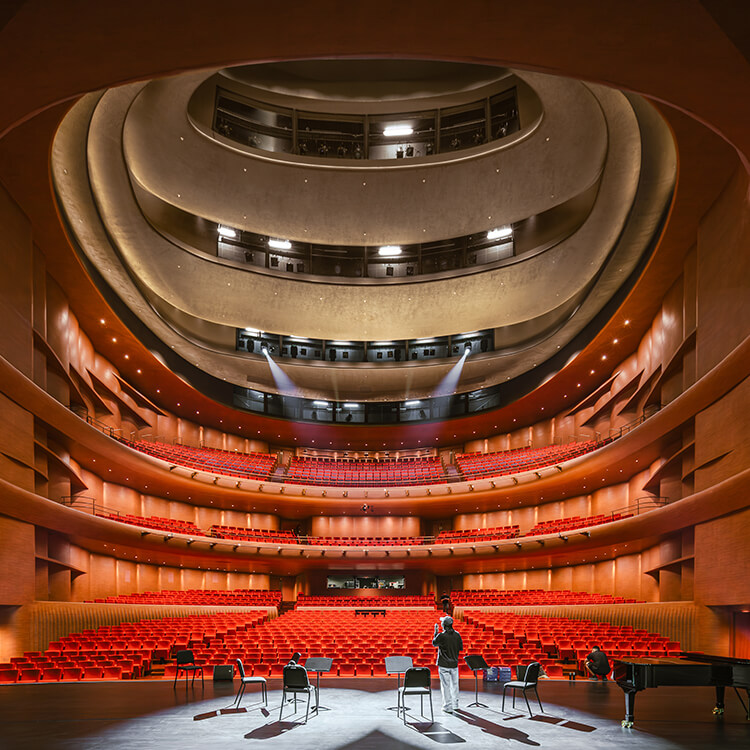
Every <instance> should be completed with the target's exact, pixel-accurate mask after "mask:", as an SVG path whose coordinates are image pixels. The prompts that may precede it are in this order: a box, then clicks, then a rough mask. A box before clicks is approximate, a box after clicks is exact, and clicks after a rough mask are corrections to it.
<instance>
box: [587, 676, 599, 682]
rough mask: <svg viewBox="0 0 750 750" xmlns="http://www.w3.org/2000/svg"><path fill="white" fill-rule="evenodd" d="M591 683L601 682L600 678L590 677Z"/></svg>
mask: <svg viewBox="0 0 750 750" xmlns="http://www.w3.org/2000/svg"><path fill="white" fill-rule="evenodd" d="M589 682H599V678H598V677H589Z"/></svg>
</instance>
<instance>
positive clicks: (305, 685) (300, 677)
mask: <svg viewBox="0 0 750 750" xmlns="http://www.w3.org/2000/svg"><path fill="white" fill-rule="evenodd" d="M314 692H315V686H314V685H311V684H310V680H309V679H308V677H307V670H306V669H305V668H304V667H301V666H300V665H299V664H287V665H286V666H285V667H284V687H283V690H282V693H281V708H280V709H279V721H281V715H282V714H283V713H284V704H285V703H286V696H287V693H291V694H292V695H293V696H294V711H295V713H296V711H297V695H298V694H299V693H307V708H306V709H305V724H307V717H308V715H309V714H310V695H311V694H312V693H314Z"/></svg>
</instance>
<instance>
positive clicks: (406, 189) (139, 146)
mask: <svg viewBox="0 0 750 750" xmlns="http://www.w3.org/2000/svg"><path fill="white" fill-rule="evenodd" d="M521 77H522V78H523V79H524V80H525V81H526V84H527V85H528V86H529V87H530V88H533V90H534V91H535V92H536V94H537V95H538V96H539V99H540V101H541V103H542V106H543V112H544V114H543V116H542V117H541V119H540V120H539V121H537V122H535V123H534V125H533V127H530V128H529V129H527V130H523V129H522V131H521V134H520V135H521V137H520V138H519V139H518V140H516V141H514V142H512V143H510V144H508V145H505V146H501V147H494V146H492V147H490V148H487V149H484V150H482V149H479V150H478V152H477V153H476V154H474V155H472V157H471V158H469V159H464V158H461V159H457V160H455V161H451V162H448V163H445V162H442V163H440V164H437V165H431V164H425V163H423V164H419V165H414V166H409V167H406V168H398V169H392V168H390V167H373V166H370V167H368V169H369V172H368V174H367V179H366V182H367V190H368V191H371V192H368V193H367V195H368V197H366V198H363V196H362V195H361V194H359V197H358V198H357V197H355V198H352V199H351V200H352V202H351V203H350V205H349V206H348V210H347V211H346V212H344V214H343V215H344V216H345V217H346V220H348V221H349V222H350V223H352V224H355V223H356V222H357V221H360V222H362V223H363V224H364V223H365V222H373V223H374V225H375V224H376V225H377V226H378V227H379V231H380V232H391V231H396V230H394V229H393V224H394V223H396V224H398V220H397V219H396V218H395V217H396V216H397V214H400V216H401V217H402V218H401V221H402V222H403V223H404V225H410V226H411V227H412V230H411V231H413V232H416V234H415V235H414V236H419V233H420V232H421V231H422V230H420V229H419V224H420V222H417V226H415V219H414V217H413V216H411V215H410V214H409V209H410V208H414V205H416V204H415V203H414V202H413V201H412V202H411V203H410V201H409V196H411V195H412V194H413V193H414V190H413V186H412V183H413V182H414V181H416V182H417V184H420V185H422V187H425V185H427V184H428V183H433V182H435V183H437V184H438V188H437V189H434V190H432V191H431V192H430V193H429V196H427V195H425V196H420V197H419V198H418V200H417V203H418V204H419V211H420V212H424V211H429V212H430V214H431V215H434V217H435V219H434V220H433V221H431V227H432V229H431V236H434V233H435V231H437V230H434V226H435V225H440V221H442V222H443V224H442V225H440V226H442V227H443V228H442V230H441V231H443V232H445V233H446V234H447V235H449V236H455V234H456V233H457V231H458V228H457V225H458V224H459V223H460V222H465V221H466V214H467V213H468V210H469V208H468V207H469V205H474V207H475V217H474V221H475V222H477V224H476V225H474V227H473V229H472V231H475V229H476V226H477V225H478V226H479V227H480V229H481V230H483V231H486V230H487V228H492V227H493V226H495V225H496V222H497V223H500V224H505V223H511V222H513V221H514V220H516V219H517V218H519V217H520V216H523V215H526V216H532V218H531V219H529V222H530V223H532V224H533V215H534V214H539V213H540V212H542V211H545V210H549V209H550V208H553V207H555V206H559V205H561V204H565V203H566V202H567V201H571V200H573V199H577V198H579V197H580V196H581V195H587V194H588V193H590V192H591V190H592V188H595V196H596V197H595V199H594V201H593V204H591V207H590V210H589V212H588V215H587V216H585V219H581V224H580V226H579V227H578V229H577V230H576V231H574V232H573V233H572V234H571V235H570V236H566V237H563V238H562V239H561V240H560V241H558V242H555V243H552V244H551V245H549V244H545V245H544V246H542V247H540V248H539V250H537V251H536V252H528V253H526V254H525V255H524V256H521V257H517V258H512V259H509V260H508V261H506V262H503V263H502V264H500V265H498V266H497V267H492V268H489V269H484V270H479V271H477V272H475V273H470V274H464V275H461V276H452V275H442V276H441V277H440V278H434V279H425V278H418V279H416V280H414V281H411V282H408V283H399V284H389V283H383V282H380V280H374V279H369V280H367V282H369V283H367V284H363V283H362V280H357V279H348V280H342V279H336V280H332V279H327V278H324V277H310V276H305V277H301V278H295V277H286V278H285V277H283V276H281V275H279V274H272V273H267V272H266V273H263V272H258V270H257V269H253V268H249V267H247V266H244V267H243V264H239V263H234V262H231V261H227V260H224V259H220V258H217V257H215V255H213V254H212V253H211V246H210V245H202V246H201V247H200V248H199V249H198V248H195V247H190V246H188V245H186V244H185V243H184V242H180V241H177V240H176V239H175V238H174V236H170V234H169V233H168V232H166V231H164V229H163V228H161V231H159V232H157V231H155V229H154V226H153V224H152V223H150V222H149V220H148V218H146V217H144V216H143V214H142V204H143V200H141V203H140V204H139V202H138V201H137V200H136V197H137V195H138V194H142V193H144V192H146V193H148V194H149V195H150V196H152V197H154V198H155V199H157V200H160V201H163V202H167V201H169V202H171V203H173V204H174V205H175V206H177V207H179V208H180V210H181V211H183V212H185V213H188V212H198V214H197V217H198V220H199V221H204V220H209V221H210V222H216V223H222V224H230V225H235V226H240V225H244V226H245V227H249V228H253V229H257V228H258V225H257V224H255V223H254V222H256V221H258V222H261V223H262V220H261V219H259V218H258V214H257V213H253V214H250V215H249V218H246V219H244V220H243V221H241V222H237V221H234V212H236V210H249V209H247V207H245V208H238V207H239V206H241V205H245V206H247V205H250V204H253V205H255V204H256V203H259V202H261V201H260V196H263V197H264V200H263V201H262V203H263V206H264V210H265V212H266V214H267V215H268V216H270V217H272V218H271V219H269V221H270V224H269V225H263V226H264V228H265V229H268V227H270V229H271V233H272V234H273V235H275V236H294V234H293V232H292V233H290V232H289V223H290V219H289V216H290V213H289V212H290V210H291V204H289V203H288V202H285V201H282V200H281V199H280V197H279V196H280V195H282V194H286V193H289V194H290V195H292V196H294V201H295V204H296V205H297V206H298V208H299V210H300V211H306V212H307V213H308V214H309V213H311V212H317V214H318V216H317V222H318V226H319V229H316V230H315V232H314V234H315V236H318V237H323V238H324V239H326V240H328V241H335V240H338V241H340V242H341V241H344V242H345V240H346V239H347V238H348V237H349V231H350V230H348V229H347V228H346V226H344V224H345V221H344V219H342V214H341V213H339V212H337V211H335V210H334V206H336V205H339V204H340V203H341V202H342V201H343V200H345V199H347V197H350V196H351V194H352V192H353V191H352V183H351V180H352V175H354V180H355V181H359V180H361V177H362V175H361V171H362V170H361V169H360V168H359V167H357V168H356V169H350V168H346V167H336V168H329V167H328V166H324V167H322V168H320V169H315V168H313V166H311V165H308V164H288V163H281V164H280V163H278V162H276V161H275V160H273V159H268V158H256V157H255V156H254V155H250V154H240V153H238V152H237V151H236V149H232V148H227V147H226V146H225V145H224V144H221V143H217V142H216V141H214V140H212V139H210V138H207V137H206V135H205V133H203V132H200V131H197V130H194V129H193V128H191V127H190V125H189V123H188V122H187V120H186V114H185V112H186V108H187V106H188V102H189V100H190V97H191V95H192V92H194V91H195V90H196V88H199V87H200V86H201V84H202V83H203V82H204V81H205V80H206V79H207V78H210V76H209V75H208V74H206V73H201V74H190V75H186V76H180V77H177V78H172V79H167V80H165V81H155V82H151V83H149V84H146V85H143V84H136V85H131V86H125V87H120V88H117V89H112V90H109V91H107V92H105V93H104V94H103V95H91V96H90V97H87V98H84V99H83V100H81V102H80V103H79V104H78V105H77V106H76V107H74V108H73V110H72V111H71V113H70V114H69V115H68V117H67V118H66V120H65V122H64V123H63V125H62V126H61V128H60V130H59V132H58V135H57V137H56V140H55V145H54V149H53V159H52V167H53V176H54V180H55V187H56V190H57V194H58V196H59V198H60V201H61V203H62V206H63V209H64V211H65V212H66V214H67V217H68V222H69V224H70V226H71V227H72V228H73V231H74V232H75V234H76V237H77V239H78V241H79V243H80V245H81V247H82V248H83V251H84V252H85V253H86V255H87V257H88V259H89V260H90V261H91V262H92V263H93V264H94V266H95V267H96V268H97V269H98V271H99V273H100V274H101V275H102V277H103V278H104V279H105V280H106V282H107V284H108V285H109V287H110V288H111V289H112V290H114V291H115V292H116V293H117V295H119V297H120V298H121V299H122V300H124V301H125V302H126V304H128V306H129V307H130V309H131V310H132V311H133V312H134V313H135V314H136V315H138V316H139V317H140V318H141V320H143V321H144V322H145V323H146V325H147V326H148V327H149V328H150V329H151V330H152V332H153V333H155V334H156V335H157V336H158V337H159V339H160V340H161V341H162V342H164V344H165V345H167V346H168V347H170V348H171V349H174V350H175V351H177V352H179V353H180V354H181V355H182V356H183V357H184V358H185V359H187V360H188V361H189V362H192V363H194V364H195V365H196V366H197V367H199V368H201V369H203V370H204V371H206V372H210V373H212V374H213V375H214V376H217V377H220V378H221V379H222V380H225V381H228V382H232V383H235V384H237V385H241V386H246V387H247V386H249V387H253V388H257V389H260V390H264V391H268V392H279V389H278V386H277V384H276V382H275V381H274V379H273V377H272V374H271V372H270V370H269V368H268V364H267V362H266V361H265V359H264V358H263V357H260V356H259V357H255V358H253V357H247V356H242V355H238V354H237V353H236V352H235V351H234V347H235V330H236V329H237V328H243V327H246V326H250V327H253V328H256V329H260V330H266V331H271V332H274V333H281V334H283V335H295V336H305V337H311V338H320V339H328V340H332V339H333V340H352V339H354V340H363V339H369V340H380V341H383V340H386V341H387V340H393V339H406V338H427V337H432V336H439V335H447V334H457V333H462V332H466V331H472V330H481V329H494V330H495V336H496V341H497V351H496V352H495V353H490V354H487V355H483V356H481V357H478V358H476V359H473V358H472V359H470V360H469V361H468V363H467V365H466V367H465V368H464V372H463V373H462V379H461V381H460V382H459V383H458V385H457V388H456V389H457V390H458V391H465V390H470V389H476V388H478V387H485V386H488V385H492V384H496V383H498V382H501V381H503V382H504V381H508V380H511V379H512V378H515V377H517V376H519V375H522V374H523V373H524V372H526V371H528V370H529V369H532V368H536V367H538V366H539V364H540V363H541V362H543V361H545V360H547V359H549V358H550V357H551V356H552V355H555V354H558V353H559V352H560V351H561V350H562V349H563V348H564V347H565V346H566V345H567V344H569V343H570V342H571V341H572V339H573V338H574V337H575V336H576V335H578V334H579V333H581V331H582V330H583V329H584V328H585V326H586V325H587V324H588V323H590V321H591V320H592V319H593V318H594V316H595V315H596V314H597V313H598V312H599V311H600V310H601V309H602V307H603V306H604V305H605V304H606V302H607V301H608V300H609V299H610V298H611V297H612V295H613V293H614V292H615V291H616V290H617V289H619V288H621V287H622V286H623V285H624V284H625V282H626V280H627V279H628V278H629V277H630V275H631V274H632V272H633V271H634V269H635V268H636V267H637V265H638V263H639V261H640V260H641V258H642V257H643V254H644V253H645V251H646V249H647V248H648V247H649V245H650V243H651V242H652V240H653V234H654V232H655V230H656V228H657V227H658V225H659V222H660V220H661V218H662V215H663V212H664V208H665V206H666V205H667V204H668V201H669V198H670V196H671V191H672V189H673V184H674V177H675V170H676V158H675V152H674V146H673V144H672V141H671V137H670V136H669V133H668V129H667V128H666V126H665V125H664V124H663V122H662V121H661V119H660V118H659V117H658V116H656V115H655V113H654V112H653V110H651V108H650V107H648V106H647V105H645V104H644V103H643V102H642V101H640V100H639V99H638V98H637V97H635V98H634V97H630V98H628V97H625V96H624V95H622V94H621V93H619V92H616V91H614V90H612V89H607V88H603V87H591V86H584V85H583V84H580V83H578V82H575V81H569V80H564V79H557V78H553V77H550V76H542V75H538V74H523V75H522V76H521ZM290 175H291V177H290ZM295 175H296V176H295ZM304 175H309V177H305V176H304ZM422 175H427V177H423V176H422ZM539 175H542V177H541V178H540V177H539ZM288 179H291V180H292V182H285V180H288ZM498 180H500V181H501V184H502V185H504V186H505V187H504V189H502V190H499V191H496V190H495V188H497V186H498ZM294 181H298V182H299V183H300V184H305V183H308V184H309V183H313V186H312V195H309V194H307V193H305V192H299V191H297V192H295V191H294V190H293V189H292V184H293V183H294ZM316 181H320V183H321V184H320V185H316V184H315V183H316ZM321 185H323V186H324V189H322V194H323V196H324V197H325V196H327V199H328V200H329V203H328V204H326V203H325V200H324V199H323V198H321V190H318V191H316V190H315V188H316V187H317V188H320V187H321ZM248 186H249V187H248ZM180 191H184V192H180ZM248 191H249V192H248ZM253 191H254V192H253ZM253 195H255V196H256V200H255V201H253V200H250V198H249V196H250V197H252V196H253ZM372 196H380V197H379V198H377V199H376V201H375V204H377V205H379V206H380V209H381V211H380V213H378V211H376V210H375V204H374V203H373V202H372ZM243 200H244V201H246V203H243V202H242V201H243ZM482 200H485V201H486V205H481V203H482ZM232 201H234V202H235V203H236V204H237V207H232ZM461 201H464V202H465V205H462V204H461ZM477 204H480V205H479V208H478V209H477V208H476V205H477ZM488 211H492V213H486V212H488ZM482 212H484V213H482ZM480 214H481V216H480ZM485 214H486V215H485ZM243 216H248V215H246V214H243ZM392 217H393V221H391V218H392ZM421 223H424V222H421ZM208 226H209V228H210V227H211V226H213V225H212V224H208ZM463 226H468V225H466V224H464V225H463ZM175 233H177V230H175ZM394 236H395V235H393V234H385V233H384V234H382V235H381V237H382V239H383V241H388V242H389V243H390V242H393V241H394V240H393V239H392V238H393V237H394ZM386 238H388V239H386ZM214 241H215V240H214ZM376 282H378V283H376ZM284 365H285V367H287V368H290V370H289V371H290V374H291V375H292V377H293V380H294V382H295V384H296V386H297V388H298V390H297V392H296V395H306V396H309V397H311V398H315V397H319V398H338V399H343V400H346V399H349V400H352V399H358V400H368V399H369V400H395V399H399V398H403V397H405V396H409V397H423V396H426V395H429V394H430V393H431V392H432V391H433V390H434V387H435V385H436V384H437V383H438V382H439V381H440V380H441V379H442V377H443V376H444V375H445V372H446V369H448V368H449V367H450V366H451V365H450V364H449V363H441V362H438V363H423V362H420V363H408V364H407V363H404V364H403V365H400V366H385V367H383V366H378V369H377V371H375V370H373V369H372V368H368V366H366V365H365V366H350V365H347V364H345V363H340V364H339V363H337V364H335V365H332V364H328V363H315V366H310V365H305V364H303V363H301V362H295V363H284Z"/></svg>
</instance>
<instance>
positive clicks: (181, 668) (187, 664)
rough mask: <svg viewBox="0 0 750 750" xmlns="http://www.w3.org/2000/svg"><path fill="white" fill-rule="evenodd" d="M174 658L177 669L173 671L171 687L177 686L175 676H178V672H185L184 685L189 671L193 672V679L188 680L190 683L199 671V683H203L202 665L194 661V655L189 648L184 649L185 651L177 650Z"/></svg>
mask: <svg viewBox="0 0 750 750" xmlns="http://www.w3.org/2000/svg"><path fill="white" fill-rule="evenodd" d="M175 659H176V661H177V671H176V672H175V673H174V683H173V685H172V687H176V686H177V678H178V677H179V676H180V672H184V673H185V685H186V686H187V678H188V674H190V672H192V673H193V679H192V681H191V682H190V684H191V685H192V684H193V683H194V682H195V673H196V672H200V673H201V685H202V684H203V667H202V666H201V665H200V664H196V663H195V656H194V655H193V652H192V651H190V649H186V650H185V651H178V652H177V653H176V654H175Z"/></svg>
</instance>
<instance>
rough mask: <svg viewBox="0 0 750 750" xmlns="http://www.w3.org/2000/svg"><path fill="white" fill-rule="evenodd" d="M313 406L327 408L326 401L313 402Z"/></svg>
mask: <svg viewBox="0 0 750 750" xmlns="http://www.w3.org/2000/svg"><path fill="white" fill-rule="evenodd" d="M313 405H314V406H328V401H313Z"/></svg>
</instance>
